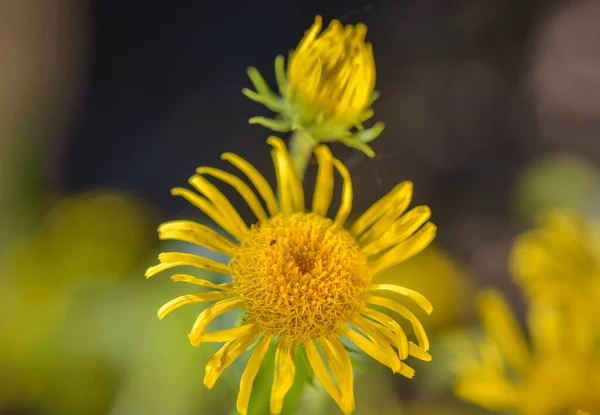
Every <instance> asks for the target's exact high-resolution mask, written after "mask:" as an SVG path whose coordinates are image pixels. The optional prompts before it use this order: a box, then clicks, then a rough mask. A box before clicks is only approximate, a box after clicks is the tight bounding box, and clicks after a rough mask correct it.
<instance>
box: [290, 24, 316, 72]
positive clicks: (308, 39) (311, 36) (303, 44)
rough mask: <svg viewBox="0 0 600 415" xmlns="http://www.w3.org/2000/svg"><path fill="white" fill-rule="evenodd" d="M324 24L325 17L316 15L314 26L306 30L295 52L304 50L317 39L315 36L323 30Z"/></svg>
mask: <svg viewBox="0 0 600 415" xmlns="http://www.w3.org/2000/svg"><path fill="white" fill-rule="evenodd" d="M322 26H323V19H322V18H321V16H317V17H315V22H314V23H313V24H312V26H311V27H310V28H309V29H308V30H307V31H306V32H304V37H303V38H302V40H301V41H300V43H299V44H298V47H297V48H296V50H295V51H294V54H296V53H300V52H302V51H304V50H305V49H306V48H307V47H308V46H309V45H310V44H311V43H312V42H313V41H314V40H315V38H316V37H317V35H318V34H319V32H320V31H321V28H322ZM292 56H293V55H292ZM292 59H293V58H292ZM288 68H289V67H288Z"/></svg>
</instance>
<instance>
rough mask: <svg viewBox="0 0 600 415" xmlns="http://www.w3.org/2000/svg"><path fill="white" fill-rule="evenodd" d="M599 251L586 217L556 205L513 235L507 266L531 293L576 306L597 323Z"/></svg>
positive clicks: (535, 296)
mask: <svg viewBox="0 0 600 415" xmlns="http://www.w3.org/2000/svg"><path fill="white" fill-rule="evenodd" d="M599 254H600V250H599V244H598V241H597V240H596V238H595V237H594V232H593V229H592V225H591V224H590V223H589V222H587V221H586V220H585V219H583V218H582V217H581V216H580V215H578V214H577V213H575V212H573V211H568V210H554V211H549V212H547V213H545V214H542V215H539V216H538V220H537V228H536V229H535V230H533V231H530V232H525V233H523V234H521V235H520V236H519V237H518V238H517V240H516V241H515V244H514V246H513V250H512V254H511V260H510V268H511V272H512V274H513V275H514V276H515V278H516V280H517V282H518V283H519V284H520V285H521V286H522V287H523V288H524V290H525V292H526V293H527V295H528V296H530V297H531V298H535V299H536V300H537V301H546V302H549V303H552V304H555V305H557V306H568V307H571V308H573V307H574V308H578V309H580V312H581V317H582V318H586V319H589V318H591V319H594V318H596V322H600V319H599V318H598V317H599V316H598V312H597V306H598V303H599V302H600V255H599Z"/></svg>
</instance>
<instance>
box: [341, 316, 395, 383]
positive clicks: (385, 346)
mask: <svg viewBox="0 0 600 415" xmlns="http://www.w3.org/2000/svg"><path fill="white" fill-rule="evenodd" d="M352 324H353V325H354V326H355V327H356V328H357V329H359V330H360V331H361V332H363V333H364V334H365V335H366V336H368V338H367V337H364V336H363V335H361V334H359V333H357V332H356V331H354V330H352V329H351V328H349V327H346V328H345V329H343V331H342V333H344V335H345V336H346V337H348V339H350V341H351V342H352V343H354V344H355V345H356V346H358V347H359V348H360V349H361V350H362V351H363V352H365V353H366V354H368V355H369V356H371V357H372V358H373V359H375V360H377V361H378V362H379V363H381V364H383V365H385V366H387V367H389V368H390V369H392V371H393V372H394V373H398V372H399V371H400V367H401V363H400V359H399V358H398V356H397V355H396V353H394V350H393V349H392V347H391V345H390V343H389V342H388V341H387V339H386V338H385V336H384V335H383V334H381V333H380V332H379V331H378V330H376V329H375V328H373V327H371V326H370V324H371V323H370V322H369V321H368V320H365V319H364V318H355V319H354V320H352Z"/></svg>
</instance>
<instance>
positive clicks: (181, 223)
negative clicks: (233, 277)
mask: <svg viewBox="0 0 600 415" xmlns="http://www.w3.org/2000/svg"><path fill="white" fill-rule="evenodd" d="M158 237H159V238H160V239H161V240H167V239H175V240H178V241H184V242H190V243H193V244H197V245H200V246H203V247H205V248H208V249H210V250H213V251H217V252H223V253H224V254H227V255H229V256H233V254H234V253H235V250H236V248H237V245H236V244H235V243H233V242H231V241H230V240H229V239H227V238H226V237H224V236H223V235H221V234H219V233H218V232H216V231H215V230H213V229H211V228H209V227H208V226H204V225H201V224H199V223H197V222H193V221H187V220H178V221H172V222H166V223H163V224H162V225H160V226H159V227H158Z"/></svg>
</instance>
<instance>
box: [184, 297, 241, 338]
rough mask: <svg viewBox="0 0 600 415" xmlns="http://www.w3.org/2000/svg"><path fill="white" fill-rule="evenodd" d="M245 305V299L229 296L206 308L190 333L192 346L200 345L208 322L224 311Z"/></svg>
mask: <svg viewBox="0 0 600 415" xmlns="http://www.w3.org/2000/svg"><path fill="white" fill-rule="evenodd" d="M243 305H244V302H243V300H241V299H240V298H239V297H233V298H228V299H227V300H223V301H219V302H218V303H216V304H213V305H211V306H210V307H208V308H206V309H205V310H204V311H203V312H202V313H200V315H199V316H198V318H197V319H196V322H195V323H194V326H193V327H192V330H191V331H190V334H188V338H189V340H190V343H191V344H192V346H196V347H197V346H199V345H200V342H201V341H202V334H203V332H204V329H205V328H206V326H208V324H209V323H210V322H211V321H213V320H214V319H215V317H217V316H220V315H221V314H223V313H226V312H228V311H231V310H235V309H236V308H240V307H242V306H243Z"/></svg>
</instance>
